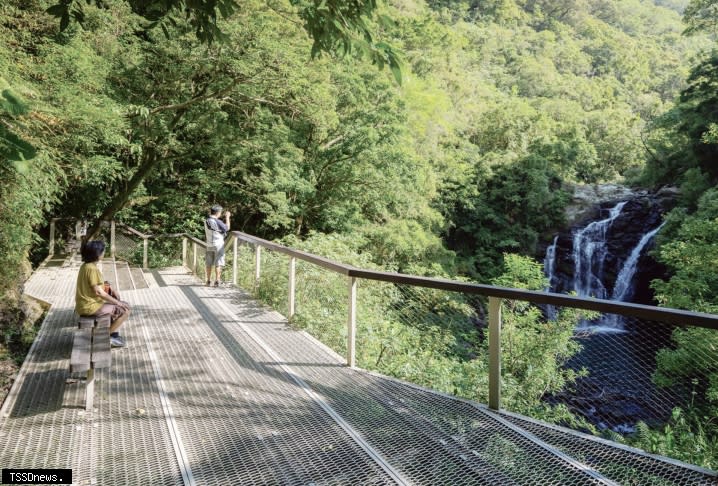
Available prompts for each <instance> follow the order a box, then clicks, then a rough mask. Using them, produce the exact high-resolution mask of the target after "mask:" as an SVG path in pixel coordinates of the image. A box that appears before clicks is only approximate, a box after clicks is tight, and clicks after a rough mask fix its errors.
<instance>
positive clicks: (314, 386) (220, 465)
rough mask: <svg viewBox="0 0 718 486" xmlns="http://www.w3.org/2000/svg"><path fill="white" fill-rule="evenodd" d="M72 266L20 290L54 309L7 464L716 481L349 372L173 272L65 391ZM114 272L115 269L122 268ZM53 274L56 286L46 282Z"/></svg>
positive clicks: (373, 479) (27, 382) (12, 405)
mask: <svg viewBox="0 0 718 486" xmlns="http://www.w3.org/2000/svg"><path fill="white" fill-rule="evenodd" d="M76 271H77V264H76V262H75V263H72V262H71V263H69V264H67V265H65V266H62V267H57V268H55V267H53V268H52V269H49V268H47V269H44V270H42V271H39V272H37V273H36V274H35V276H33V279H31V281H30V282H28V285H27V286H26V291H27V292H28V293H31V294H32V295H35V296H37V297H39V298H42V299H43V300H46V301H48V302H51V303H52V304H53V307H52V308H51V312H50V313H49V315H48V317H47V319H46V320H45V322H44V324H43V328H42V330H41V333H40V335H39V336H38V339H37V340H36V343H35V345H34V346H33V349H32V350H31V353H30V355H29V356H28V359H27V360H26V363H25V365H24V366H23V369H22V371H21V374H20V377H19V379H18V381H17V383H16V385H15V386H14V388H13V391H12V393H11V396H10V397H9V398H8V400H7V401H6V404H5V405H4V408H3V412H4V416H3V417H2V418H0V464H2V467H13V468H42V467H47V468H50V467H58V468H68V467H69V468H72V469H73V475H74V481H75V484H101V485H102V484H112V485H114V484H197V485H200V484H202V485H205V484H206V485H227V484H303V485H309V484H316V485H319V484H352V485H353V484H396V483H399V484H402V483H403V484H491V485H497V484H501V485H504V484H571V485H573V484H718V478H717V477H716V475H715V474H713V473H711V472H710V471H705V470H701V469H698V468H693V467H691V466H688V465H684V464H680V463H676V462H675V461H668V460H663V459H661V458H658V457H655V456H650V455H647V454H644V453H641V452H640V451H635V450H632V449H628V448H625V447H621V446H617V445H614V444H612V443H609V442H607V441H601V440H598V439H594V438H589V437H585V436H581V435H578V434H575V433H572V432H569V431H566V430H563V429H559V428H556V427H551V426H547V425H545V424H541V423H538V422H536V421H532V420H529V419H525V418H522V417H518V416H514V415H511V414H503V413H495V412H492V411H490V410H488V409H486V408H485V407H483V406H480V405H478V404H474V403H471V402H468V401H465V400H458V399H454V398H451V397H448V396H444V395H441V394H437V393H432V392H430V391H427V390H423V389H421V388H419V387H415V386H412V385H408V384H405V383H401V382H398V381H396V380H392V379H388V378H386V377H381V376H376V375H374V374H371V373H367V372H364V371H361V370H356V369H350V368H347V367H346V366H344V365H343V361H344V360H343V359H342V358H341V357H340V356H337V355H336V354H335V353H333V352H332V351H331V350H329V349H328V348H326V347H324V346H323V345H321V344H320V343H318V342H317V341H316V340H314V339H313V338H311V337H309V336H308V335H307V334H305V333H302V332H299V331H294V330H291V329H289V328H288V326H287V324H286V320H285V319H284V318H283V317H282V316H281V315H279V314H278V313H276V312H273V311H271V310H269V309H266V308H264V307H262V306H261V305H259V304H257V303H256V302H255V301H253V300H252V299H251V298H250V297H249V296H248V295H247V294H245V293H243V292H241V291H238V290H236V289H231V288H219V289H215V288H207V287H203V286H201V285H199V284H198V283H197V281H196V280H195V279H194V278H193V277H191V276H189V275H187V274H186V273H185V271H184V270H182V269H169V270H164V271H155V272H153V274H152V276H151V277H150V278H147V282H148V283H149V284H150V287H149V288H143V289H139V288H138V289H136V290H132V291H124V292H123V299H125V300H128V301H130V302H131V303H132V305H133V314H132V316H131V317H130V320H129V323H128V325H127V328H126V330H124V331H123V334H124V336H125V338H126V340H127V342H128V344H129V346H128V347H127V348H125V349H121V350H113V352H112V357H113V363H112V368H111V369H110V370H101V372H98V373H97V380H98V382H97V385H96V392H95V406H96V409H95V410H94V411H93V412H89V413H86V412H84V410H83V409H82V403H83V393H84V384H83V383H82V382H81V381H78V382H76V383H66V379H67V378H68V377H69V375H68V373H67V368H68V358H69V354H70V347H71V336H72V330H73V315H72V306H73V297H74V282H75V275H76ZM118 271H119V270H118ZM53 275H54V277H53Z"/></svg>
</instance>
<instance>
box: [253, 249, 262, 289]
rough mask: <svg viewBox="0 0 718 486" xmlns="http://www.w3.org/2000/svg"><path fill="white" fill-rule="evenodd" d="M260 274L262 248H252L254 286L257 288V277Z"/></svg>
mask: <svg viewBox="0 0 718 486" xmlns="http://www.w3.org/2000/svg"><path fill="white" fill-rule="evenodd" d="M261 274H262V247H261V246H259V245H257V246H255V247H254V286H255V287H259V276H260V275H261Z"/></svg>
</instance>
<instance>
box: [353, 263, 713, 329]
mask: <svg viewBox="0 0 718 486" xmlns="http://www.w3.org/2000/svg"><path fill="white" fill-rule="evenodd" d="M349 276H350V277H357V278H364V279H370V280H380V281H384V282H391V283H401V284H406V285H416V286H420V287H429V288H435V289H442V290H449V291H453V292H463V293H468V294H475V295H483V296H486V297H499V298H503V299H514V300H524V301H528V302H531V303H534V304H547V305H556V306H564V307H573V308H576V309H585V310H591V311H598V312H605V313H613V314H622V315H626V316H631V317H638V318H641V319H647V320H654V321H660V322H667V323H671V324H677V325H684V326H685V325H692V326H699V327H707V328H711V329H718V315H715V314H706V313H703V312H691V311H685V310H680V309H671V308H667V307H656V306H651V305H643V304H633V303H630V302H617V301H613V300H606V299H596V298H592V297H578V296H575V295H565V294H557V293H553V292H541V291H536V290H522V289H514V288H507V287H496V286H493V285H484V284H476V283H468V282H459V281H456V280H446V279H440V278H432V277H419V276H416V275H405V274H401V273H392V272H380V271H376V270H362V269H352V270H350V271H349Z"/></svg>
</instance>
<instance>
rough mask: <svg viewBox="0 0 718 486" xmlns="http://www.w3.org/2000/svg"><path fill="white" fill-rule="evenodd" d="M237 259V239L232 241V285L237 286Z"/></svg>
mask: <svg viewBox="0 0 718 486" xmlns="http://www.w3.org/2000/svg"><path fill="white" fill-rule="evenodd" d="M238 258H239V242H238V241H237V238H234V237H233V239H232V285H234V286H236V285H237V265H238V262H237V259H238Z"/></svg>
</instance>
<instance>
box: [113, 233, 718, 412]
mask: <svg viewBox="0 0 718 486" xmlns="http://www.w3.org/2000/svg"><path fill="white" fill-rule="evenodd" d="M123 226H124V225H123ZM125 227H126V228H128V229H130V228H129V227H127V226H125ZM112 228H113V229H112V231H113V236H112V237H113V239H114V223H113V224H112ZM131 232H132V233H133V234H136V235H137V236H140V237H142V238H143V240H144V255H145V256H144V261H143V263H144V266H145V267H147V241H148V240H149V239H156V238H159V237H163V236H166V237H178V238H179V237H181V238H182V239H183V244H182V263H183V265H184V266H186V267H189V259H188V258H187V251H188V248H187V243H188V242H191V243H192V244H193V247H194V248H193V252H192V255H193V258H192V260H193V264H192V266H191V269H192V271H193V272H196V271H197V248H198V247H199V246H201V247H204V248H206V247H207V244H206V243H205V242H204V241H202V240H200V239H198V238H195V237H194V236H192V235H189V234H187V233H174V234H168V235H145V234H143V233H141V232H139V231H137V230H131ZM229 235H230V238H228V239H227V241H226V242H225V248H229V246H230V245H232V246H233V255H234V258H233V265H232V282H233V283H234V284H235V285H236V284H237V273H238V267H237V255H238V246H237V245H238V242H239V241H243V242H246V243H249V244H252V245H254V246H255V269H254V271H255V276H254V277H255V283H258V282H259V279H260V264H261V249H262V248H266V249H268V250H271V251H274V252H277V253H282V254H284V255H287V256H288V257H289V272H288V273H289V282H288V286H289V292H288V316H287V317H288V318H291V317H292V316H293V314H294V292H295V288H296V286H295V282H294V278H295V263H296V259H299V260H303V261H306V262H309V263H312V264H314V265H317V266H319V267H322V268H325V269H327V270H330V271H333V272H335V273H338V274H340V275H343V276H346V277H347V279H348V289H347V290H348V295H347V296H348V312H347V356H346V358H347V364H348V365H349V366H354V365H355V356H356V351H355V340H356V316H357V309H356V305H357V283H358V279H365V280H376V281H382V282H388V283H395V284H404V285H412V286H417V287H426V288H433V289H440V290H446V291H451V292H458V293H465V294H472V295H481V296H484V297H488V311H489V312H488V327H489V407H490V408H492V409H499V408H500V404H501V352H500V343H501V327H502V316H501V306H502V301H503V299H509V300H520V301H526V302H530V303H533V304H545V305H554V306H562V307H572V308H575V309H584V310H590V311H598V312H603V313H610V314H620V315H624V316H631V317H637V318H641V319H646V320H652V321H660V322H665V323H670V324H673V325H677V326H683V327H688V326H696V327H703V328H708V329H715V330H718V315H714V314H707V313H702V312H691V311H685V310H680V309H672V308H664V307H655V306H650V305H642V304H633V303H626V302H616V301H611V300H607V299H596V298H592V297H578V296H574V295H565V294H557V293H553V292H541V291H533V290H523V289H515V288H507V287H498V286H493V285H485V284H477V283H470V282H461V281H457V280H449V279H441V278H434V277H422V276H418V275H407V274H402V273H396V272H384V271H378V270H368V269H362V268H356V267H354V266H352V265H347V264H343V263H339V262H336V261H333V260H330V259H328V258H324V257H320V256H318V255H314V254H312V253H307V252H305V251H302V250H297V249H294V248H291V247H288V246H284V245H281V244H278V243H275V242H272V241H269V240H265V239H262V238H259V237H257V236H254V235H250V234H247V233H243V232H241V231H231V232H230V233H229Z"/></svg>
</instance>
